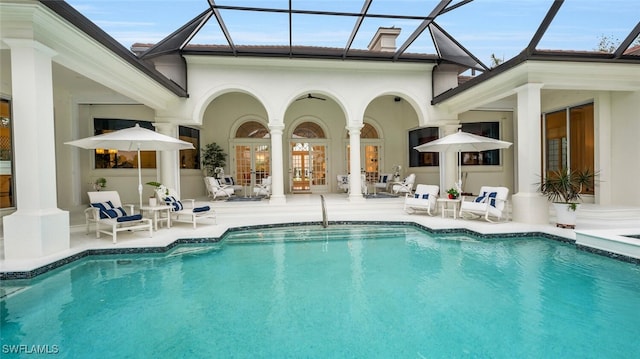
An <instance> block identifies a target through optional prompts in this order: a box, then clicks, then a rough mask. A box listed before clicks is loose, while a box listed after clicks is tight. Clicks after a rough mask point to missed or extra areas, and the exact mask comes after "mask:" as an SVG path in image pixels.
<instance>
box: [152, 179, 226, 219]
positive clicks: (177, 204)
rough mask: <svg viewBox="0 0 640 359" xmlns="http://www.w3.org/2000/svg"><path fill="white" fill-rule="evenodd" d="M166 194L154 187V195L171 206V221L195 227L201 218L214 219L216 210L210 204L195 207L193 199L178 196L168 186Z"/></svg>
mask: <svg viewBox="0 0 640 359" xmlns="http://www.w3.org/2000/svg"><path fill="white" fill-rule="evenodd" d="M168 192H169V193H168V194H167V193H166V192H164V191H163V190H162V189H156V197H157V198H158V199H159V200H160V201H161V203H164V204H166V205H168V206H171V207H172V208H171V212H170V213H171V223H173V222H183V223H190V224H192V225H193V228H194V229H195V228H196V223H197V222H198V221H200V220H202V219H213V221H214V223H215V220H216V212H215V211H214V210H213V209H211V207H210V206H199V207H196V205H195V200H194V199H183V200H181V199H180V198H179V197H178V194H177V193H176V191H175V190H174V189H171V188H169V189H168Z"/></svg>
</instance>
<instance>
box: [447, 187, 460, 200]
mask: <svg viewBox="0 0 640 359" xmlns="http://www.w3.org/2000/svg"><path fill="white" fill-rule="evenodd" d="M447 193H448V194H449V199H456V198H458V196H459V195H460V193H459V192H458V190H457V189H455V188H453V187H452V188H449V189H448V190H447Z"/></svg>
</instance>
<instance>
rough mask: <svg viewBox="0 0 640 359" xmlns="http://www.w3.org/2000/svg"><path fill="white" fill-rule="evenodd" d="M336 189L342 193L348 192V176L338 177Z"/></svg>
mask: <svg viewBox="0 0 640 359" xmlns="http://www.w3.org/2000/svg"><path fill="white" fill-rule="evenodd" d="M337 179H338V189H339V190H341V191H343V192H345V193H346V192H349V175H338V176H337Z"/></svg>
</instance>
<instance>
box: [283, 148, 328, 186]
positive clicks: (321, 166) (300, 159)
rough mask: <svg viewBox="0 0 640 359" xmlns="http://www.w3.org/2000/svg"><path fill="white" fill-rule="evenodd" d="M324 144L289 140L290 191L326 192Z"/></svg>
mask: <svg viewBox="0 0 640 359" xmlns="http://www.w3.org/2000/svg"><path fill="white" fill-rule="evenodd" d="M326 147H327V146H326V145H324V144H310V143H308V142H291V191H292V192H326V191H327V161H326V153H327V151H326Z"/></svg>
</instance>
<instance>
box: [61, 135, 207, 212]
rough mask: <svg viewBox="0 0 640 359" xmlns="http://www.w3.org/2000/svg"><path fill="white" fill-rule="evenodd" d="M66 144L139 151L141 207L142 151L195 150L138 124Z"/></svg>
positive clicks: (189, 145) (191, 145) (188, 144)
mask: <svg viewBox="0 0 640 359" xmlns="http://www.w3.org/2000/svg"><path fill="white" fill-rule="evenodd" d="M65 144H67V145H72V146H76V147H81V148H86V149H96V148H110V149H115V150H119V151H138V195H139V197H140V206H141V207H142V170H141V168H140V151H177V150H186V149H194V148H195V147H193V144H191V143H190V142H186V141H182V140H180V139H177V138H174V137H171V136H167V135H163V134H161V133H158V132H155V131H151V130H147V129H146V128H142V127H140V125H139V124H137V123H136V125H135V126H134V127H129V128H125V129H122V130H118V131H113V132H109V133H105V134H102V135H96V136H91V137H87V138H82V139H79V140H75V141H69V142H65Z"/></svg>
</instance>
